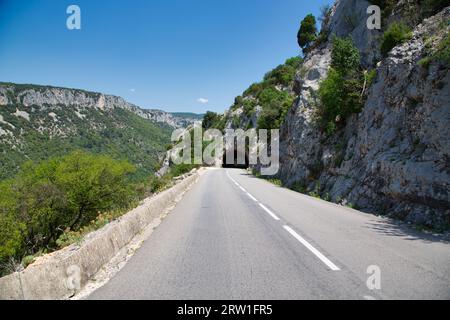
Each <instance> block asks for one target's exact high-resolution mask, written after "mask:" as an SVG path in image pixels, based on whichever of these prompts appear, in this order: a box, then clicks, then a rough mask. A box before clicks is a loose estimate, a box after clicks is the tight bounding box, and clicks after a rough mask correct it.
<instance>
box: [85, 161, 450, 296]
mask: <svg viewBox="0 0 450 320" xmlns="http://www.w3.org/2000/svg"><path fill="white" fill-rule="evenodd" d="M370 266H375V267H372V268H374V269H370V270H369V271H371V272H373V271H374V270H375V274H374V273H370V274H368V273H367V271H368V268H369V267H370ZM377 270H379V271H380V277H379V278H377V279H380V282H379V284H380V286H381V287H380V289H378V288H376V287H377V284H378V283H377V281H375V280H376V279H375V278H374V276H376V274H377ZM371 275H372V277H371V278H370V280H371V281H369V282H370V284H372V286H370V288H369V286H368V285H367V280H368V278H369V277H370V276H371ZM374 279H375V280H374ZM374 286H375V288H374ZM89 298H90V299H450V243H448V242H445V241H443V240H442V239H440V238H439V237H435V236H433V235H427V234H424V233H421V232H418V231H414V230H411V229H409V228H406V227H403V226H401V225H399V224H397V223H395V222H393V221H391V220H389V219H384V218H378V217H375V216H373V215H371V214H366V213H362V212H359V211H356V210H352V209H349V208H346V207H342V206H338V205H335V204H331V203H328V202H325V201H322V200H318V199H315V198H311V197H308V196H305V195H302V194H299V193H296V192H293V191H291V190H287V189H284V188H280V187H277V186H275V185H273V184H271V183H269V182H267V181H264V180H261V179H258V178H255V177H253V176H251V175H248V174H247V172H246V171H244V170H237V169H209V170H207V171H206V172H205V173H204V174H203V175H202V177H201V178H200V181H199V182H198V183H197V184H196V185H195V186H194V187H193V188H192V189H191V190H190V191H189V192H188V193H186V195H185V196H184V198H183V200H182V201H181V202H180V203H179V204H178V205H177V207H176V208H175V209H174V210H173V211H172V213H171V214H170V215H169V216H168V217H167V218H166V219H165V220H164V221H163V223H162V224H161V225H160V226H159V227H158V228H157V229H156V230H155V231H154V232H153V233H152V235H151V236H150V237H149V239H148V240H147V241H146V242H145V243H144V244H143V245H142V247H141V248H140V249H139V250H138V251H137V252H136V254H135V255H134V256H133V257H132V259H131V260H130V261H129V262H128V263H127V265H126V266H125V267H124V268H123V269H122V270H121V271H120V272H119V273H118V274H117V275H116V276H115V277H114V278H112V279H111V280H110V281H109V282H108V283H107V284H106V285H105V286H103V287H101V288H99V289H98V290H97V291H95V292H94V293H92V294H91V295H90V297H89Z"/></svg>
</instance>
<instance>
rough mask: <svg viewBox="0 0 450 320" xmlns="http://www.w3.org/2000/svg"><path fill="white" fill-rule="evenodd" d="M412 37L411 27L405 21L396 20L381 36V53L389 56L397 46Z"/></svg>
mask: <svg viewBox="0 0 450 320" xmlns="http://www.w3.org/2000/svg"><path fill="white" fill-rule="evenodd" d="M411 37H412V32H411V29H410V28H409V27H408V26H407V25H406V24H404V23H403V22H394V23H392V24H391V25H390V26H389V28H388V29H387V30H386V31H385V32H384V33H383V37H382V38H381V54H383V56H387V54H388V53H389V51H391V50H392V49H393V48H394V47H395V46H397V45H399V44H401V43H403V42H405V41H406V40H408V39H410V38H411Z"/></svg>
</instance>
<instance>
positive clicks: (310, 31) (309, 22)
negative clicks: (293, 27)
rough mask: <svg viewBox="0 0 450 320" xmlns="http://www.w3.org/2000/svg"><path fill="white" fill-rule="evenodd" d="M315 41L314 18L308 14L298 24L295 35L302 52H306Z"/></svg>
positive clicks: (315, 27)
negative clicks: (298, 28) (298, 27)
mask: <svg viewBox="0 0 450 320" xmlns="http://www.w3.org/2000/svg"><path fill="white" fill-rule="evenodd" d="M316 39H317V26H316V18H315V17H314V16H313V15H312V14H308V15H307V16H306V17H305V18H304V19H303V21H302V22H301V23H300V30H299V31H298V33H297V41H298V45H299V46H300V48H302V50H303V52H304V53H305V52H307V51H308V49H309V48H310V47H311V44H312V43H313V42H314V41H315V40H316Z"/></svg>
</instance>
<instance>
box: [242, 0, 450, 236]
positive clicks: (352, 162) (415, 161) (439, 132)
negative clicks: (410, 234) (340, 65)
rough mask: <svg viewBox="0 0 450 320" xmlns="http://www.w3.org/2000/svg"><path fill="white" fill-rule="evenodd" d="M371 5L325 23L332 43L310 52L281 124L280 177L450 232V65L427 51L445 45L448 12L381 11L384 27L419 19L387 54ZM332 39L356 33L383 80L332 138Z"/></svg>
mask: <svg viewBox="0 0 450 320" xmlns="http://www.w3.org/2000/svg"><path fill="white" fill-rule="evenodd" d="M369 5H371V3H369V2H367V1H364V0H340V1H336V3H335V4H334V6H333V7H332V8H331V10H330V11H329V16H328V17H327V19H326V21H325V24H324V25H323V26H322V30H326V31H327V34H328V37H327V39H325V41H322V43H320V44H318V45H317V46H315V47H314V49H312V50H311V51H310V52H308V53H307V54H306V55H305V57H304V61H303V63H302V65H301V67H300V68H299V70H298V72H297V76H296V79H295V82H294V85H293V88H294V89H295V91H296V94H297V98H296V101H295V103H294V104H293V105H292V107H291V108H290V109H289V111H288V113H287V115H286V117H285V118H284V121H283V123H282V125H281V137H280V168H281V169H280V172H279V178H280V179H281V180H282V182H283V184H284V185H286V186H288V187H291V188H293V189H296V190H300V191H302V192H314V194H317V195H320V196H321V197H322V198H325V199H327V200H330V201H334V202H337V203H342V204H346V205H352V206H355V207H358V208H360V209H361V210H363V211H366V212H373V213H377V214H383V215H389V216H393V217H397V218H400V219H403V220H406V221H408V222H411V223H414V224H417V225H422V226H427V227H432V228H435V229H438V230H442V229H448V228H449V226H450V169H449V168H450V138H449V137H450V126H449V124H450V85H449V80H450V75H449V69H448V64H447V65H446V64H445V63H442V61H437V60H436V59H435V60H433V59H429V58H427V56H429V55H430V52H433V51H434V50H436V47H437V46H439V45H440V44H441V45H442V43H444V45H445V41H444V40H445V38H446V37H448V34H449V24H448V21H449V18H450V12H449V9H450V8H447V9H444V10H442V11H440V12H439V13H437V14H435V15H433V16H431V17H428V18H426V19H424V20H423V19H422V20H421V19H419V18H418V16H417V12H418V11H420V10H419V9H418V8H419V7H417V4H416V2H415V1H398V2H397V3H396V4H395V5H394V7H393V8H392V7H391V8H390V10H389V12H383V15H384V19H383V23H384V24H390V23H391V22H392V21H396V20H397V21H398V20H408V19H409V20H408V22H409V23H410V24H411V23H412V22H411V21H413V22H414V21H417V24H415V23H414V26H413V33H412V37H411V38H410V39H409V40H407V41H405V42H404V43H402V44H400V45H397V46H396V47H395V48H393V49H392V50H391V51H390V52H389V54H388V56H387V57H383V56H382V55H381V53H380V42H381V39H382V34H383V31H384V30H381V31H377V30H369V29H368V28H367V27H366V20H367V17H368V15H367V13H366V10H367V7H368V6H369ZM419 22H420V23H419ZM333 36H338V37H351V39H352V40H353V43H354V45H355V46H356V47H357V48H358V50H359V52H360V56H361V65H362V67H363V68H365V69H373V70H376V77H375V79H374V81H373V82H372V85H371V86H370V87H369V88H368V91H367V99H366V100H365V103H364V106H363V108H362V111H361V112H359V113H355V114H352V115H351V116H349V117H348V119H346V121H345V126H344V127H342V128H340V129H338V130H337V131H336V132H335V133H334V134H332V135H331V136H330V135H327V134H326V133H324V132H323V130H320V128H318V126H317V123H316V121H315V119H314V115H315V113H316V111H317V108H320V103H319V104H318V103H317V101H316V100H317V90H318V89H319V85H320V84H321V82H322V81H323V80H324V79H325V78H326V76H327V74H328V71H329V68H330V63H331V50H332V41H331V39H332V37H333ZM447 39H448V38H447ZM447 46H448V42H447ZM447 50H448V47H447ZM424 58H425V59H428V61H427V63H422V62H423V61H425V59H424ZM247 122H248V120H247V118H245V119H244V120H243V124H244V125H246V124H247Z"/></svg>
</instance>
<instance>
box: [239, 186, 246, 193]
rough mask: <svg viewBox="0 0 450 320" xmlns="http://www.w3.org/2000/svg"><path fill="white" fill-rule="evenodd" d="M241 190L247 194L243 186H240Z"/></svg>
mask: <svg viewBox="0 0 450 320" xmlns="http://www.w3.org/2000/svg"><path fill="white" fill-rule="evenodd" d="M239 189H241V190H242V191H244V192H245V193H247V190H245V189H244V188H242V187H241V186H239Z"/></svg>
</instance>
